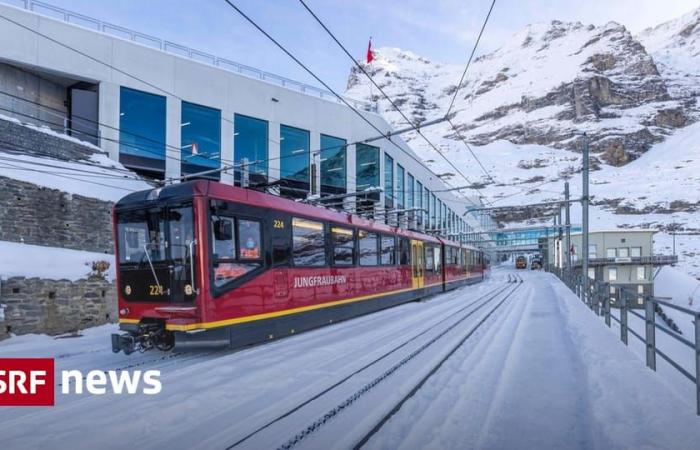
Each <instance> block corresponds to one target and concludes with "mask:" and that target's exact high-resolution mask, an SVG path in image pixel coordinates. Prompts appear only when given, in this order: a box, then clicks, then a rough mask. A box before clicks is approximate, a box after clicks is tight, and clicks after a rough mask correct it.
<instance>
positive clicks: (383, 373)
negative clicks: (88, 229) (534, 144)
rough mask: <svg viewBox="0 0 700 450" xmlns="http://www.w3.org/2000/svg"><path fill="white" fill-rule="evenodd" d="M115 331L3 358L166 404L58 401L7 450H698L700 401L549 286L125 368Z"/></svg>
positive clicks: (461, 298) (531, 280)
mask: <svg viewBox="0 0 700 450" xmlns="http://www.w3.org/2000/svg"><path fill="white" fill-rule="evenodd" d="M112 331H113V327H111V326H105V327H99V328H95V329H91V330H87V331H86V332H85V333H84V335H83V337H81V338H74V339H58V340H57V339H53V338H49V337H46V336H20V337H15V338H12V339H10V340H8V341H4V342H2V343H0V355H1V356H3V357H12V356H22V357H28V356H52V357H54V358H55V361H56V368H57V370H59V371H60V370H64V369H77V370H82V371H89V370H119V371H122V370H124V371H126V370H130V371H133V370H150V369H155V370H160V372H161V377H160V379H161V381H162V385H163V390H162V392H161V393H160V394H158V395H151V396H149V395H141V394H134V395H117V394H107V395H101V396H100V395H89V394H82V395H77V394H70V395H62V394H60V393H57V398H56V406H55V407H53V408H43V409H38V408H26V407H25V408H0V436H2V441H3V445H4V446H6V447H7V448H13V449H22V448H33V449H36V448H52V449H56V448H66V449H69V448H70V449H78V448H86V449H87V448H95V447H97V446H100V447H102V448H105V447H106V448H124V447H138V448H156V449H160V448H163V449H165V448H222V449H223V448H229V449H239V448H240V449H248V448H250V449H259V448H285V449H292V448H299V449H311V448H341V449H345V448H370V449H384V448H387V449H388V448H392V449H393V448H407V449H419V448H430V449H451V448H454V449H457V448H459V449H464V448H478V449H509V448H512V449H523V448H540V449H555V448H556V449H562V448H567V449H568V448H581V449H588V448H605V449H611V448H612V449H615V448H654V449H664V448H668V449H686V448H687V449H690V448H696V447H697V443H698V442H700V426H699V425H700V418H698V417H697V416H696V415H695V411H694V408H693V400H692V399H687V398H683V397H681V396H679V395H678V393H677V392H676V391H675V390H674V389H673V387H672V386H671V385H669V382H668V381H667V380H666V379H664V378H663V377H662V376H661V375H659V374H658V373H656V372H653V371H651V370H648V369H646V367H645V366H644V362H643V361H642V360H641V359H640V358H639V357H638V356H637V355H636V354H634V353H633V352H631V351H630V349H629V348H627V347H625V346H624V345H623V344H622V343H620V341H619V338H618V336H617V335H616V333H615V332H614V331H612V330H610V329H609V328H607V327H606V326H605V324H604V323H603V322H602V321H601V320H600V318H598V317H596V316H595V315H594V314H592V313H591V311H590V310H589V309H588V308H587V307H586V306H585V305H583V304H582V303H581V302H580V300H578V299H577V298H576V297H575V296H574V295H573V294H572V293H570V291H568V289H567V288H566V287H565V286H564V285H563V284H562V283H561V282H560V281H559V280H558V279H557V278H555V277H554V276H552V275H551V274H547V273H543V272H539V271H529V270H519V271H515V270H507V269H495V270H494V271H493V273H492V275H491V277H490V278H489V279H488V280H487V281H486V282H483V283H480V284H478V285H473V286H467V287H464V288H461V289H458V290H455V291H452V292H448V293H445V294H442V295H439V296H435V297H432V298H430V299H427V300H425V301H421V302H414V303H410V304H405V305H401V306H398V307H395V308H390V309H387V310H384V311H381V312H378V313H375V314H371V315H368V316H363V317H359V318H356V319H353V320H350V321H346V322H343V323H339V324H336V325H333V326H330V327H325V328H322V329H318V330H315V331H311V332H307V333H303V334H300V335H298V336H295V337H292V338H287V339H283V340H280V341H276V342H272V343H268V344H265V345H259V346H256V347H251V348H247V349H243V350H239V351H219V350H207V351H200V352H193V353H192V352H191V353H184V352H177V351H175V352H172V353H157V352H148V353H144V354H135V355H131V356H125V355H123V354H118V355H115V354H112V353H111V350H110V348H109V334H110V333H111V332H112ZM58 382H59V380H57V383H58ZM134 411H138V417H139V420H138V421H135V420H133V417H134ZM115 423H119V424H120V426H118V427H117V426H114V424H115ZM105 442H108V443H112V445H110V444H107V445H104V443H105Z"/></svg>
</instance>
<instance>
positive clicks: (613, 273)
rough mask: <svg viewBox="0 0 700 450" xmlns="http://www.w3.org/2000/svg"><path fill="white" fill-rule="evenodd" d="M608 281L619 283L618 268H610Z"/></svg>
mask: <svg viewBox="0 0 700 450" xmlns="http://www.w3.org/2000/svg"><path fill="white" fill-rule="evenodd" d="M608 281H617V267H609V268H608Z"/></svg>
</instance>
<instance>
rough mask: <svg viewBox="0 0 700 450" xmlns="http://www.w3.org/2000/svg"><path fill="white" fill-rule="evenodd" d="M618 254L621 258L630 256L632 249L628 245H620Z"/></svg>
mask: <svg viewBox="0 0 700 450" xmlns="http://www.w3.org/2000/svg"><path fill="white" fill-rule="evenodd" d="M617 251H618V254H617V256H619V257H620V258H628V257H629V256H630V249H629V248H628V247H620V248H619V249H618V250H617Z"/></svg>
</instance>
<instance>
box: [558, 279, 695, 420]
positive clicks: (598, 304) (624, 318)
mask: <svg viewBox="0 0 700 450" xmlns="http://www.w3.org/2000/svg"><path fill="white" fill-rule="evenodd" d="M547 271H548V272H551V273H554V274H555V275H556V276H557V277H558V278H559V279H560V280H561V281H562V282H563V283H564V284H566V286H567V287H569V289H571V290H572V291H573V292H574V293H575V294H576V295H577V296H578V297H579V298H580V299H581V301H582V302H583V303H585V304H586V305H587V306H588V307H589V308H590V309H591V310H592V311H593V312H594V313H595V314H596V315H598V316H602V317H603V318H604V320H605V324H606V325H607V326H608V327H610V326H611V321H612V320H614V321H615V322H617V323H618V324H619V325H620V340H621V341H622V342H623V343H624V344H625V345H628V341H629V335H630V334H631V335H632V336H634V337H635V338H637V339H639V340H640V341H641V342H642V343H643V344H644V346H645V349H646V365H647V367H649V368H650V369H651V370H654V371H656V356H657V355H658V356H660V357H661V358H662V359H663V360H664V361H666V362H667V363H668V364H669V365H670V366H671V367H673V368H674V369H676V370H677V371H678V372H679V373H680V374H682V375H683V376H684V377H686V378H687V379H688V380H690V381H691V382H692V383H694V384H695V397H696V398H695V400H696V414H697V415H698V416H700V311H695V310H692V309H690V308H685V307H683V306H679V305H676V304H674V303H671V302H670V301H668V300H669V299H668V298H665V297H654V296H651V295H642V294H638V293H637V292H635V291H634V290H632V289H630V288H628V287H624V286H619V285H615V286H613V287H614V288H615V290H616V292H619V300H620V301H619V302H615V303H616V304H615V306H618V307H619V309H620V313H619V318H618V317H615V315H613V314H611V307H610V305H611V303H612V302H613V300H612V296H611V292H610V291H611V289H610V287H611V285H610V283H607V282H603V281H600V280H591V279H589V280H588V282H589V291H588V292H584V289H583V276H582V275H581V274H580V273H576V272H575V271H567V270H566V269H562V268H558V267H554V266H553V265H549V266H548V267H547ZM639 299H641V300H642V302H643V306H644V314H641V313H640V312H638V311H639V310H640V309H639V308H632V305H633V303H632V302H633V301H634V300H639ZM660 306H663V307H666V308H670V309H673V310H676V311H678V312H681V313H683V314H686V315H689V316H691V317H692V318H693V323H694V327H695V336H694V339H692V340H690V339H686V338H684V337H682V336H680V335H678V334H677V333H675V332H674V331H672V330H670V329H668V328H666V327H663V326H661V325H660V324H658V323H657V322H656V314H657V312H658V311H660ZM629 314H632V315H633V316H635V317H638V318H639V319H641V320H643V321H644V325H645V327H644V333H643V334H644V335H643V336H642V335H641V334H639V333H637V332H636V331H634V330H633V329H631V328H630V327H629V322H628V315H629ZM656 330H660V331H662V332H663V333H666V334H667V335H668V336H671V337H672V338H673V339H675V340H676V341H678V342H679V343H681V344H682V345H684V346H685V347H688V348H690V349H692V350H693V351H694V352H695V353H694V354H695V373H691V372H690V371H689V370H687V369H686V368H684V367H683V366H682V365H681V364H680V363H679V362H678V361H675V360H674V359H673V358H671V356H669V354H668V353H667V352H666V351H663V350H662V349H659V348H658V347H657V345H656Z"/></svg>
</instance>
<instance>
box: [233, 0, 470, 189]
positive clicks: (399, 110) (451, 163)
mask: <svg viewBox="0 0 700 450" xmlns="http://www.w3.org/2000/svg"><path fill="white" fill-rule="evenodd" d="M226 1H227V3H228V0H226ZM299 2H300V3H301V4H302V6H303V7H304V8H305V9H306V11H308V12H309V14H311V16H312V17H313V18H314V19H316V22H318V24H319V25H321V27H322V28H323V29H324V30H325V31H326V33H328V35H329V36H330V37H331V38H332V39H333V40H334V41H335V43H336V44H338V46H339V47H340V48H341V49H342V50H343V52H345V54H346V55H347V56H348V58H350V61H352V63H353V64H354V65H355V66H356V67H357V68H358V69H360V71H361V72H362V73H363V74H364V75H365V76H366V77H367V78H368V79H369V81H370V82H371V83H372V84H373V85H374V86H376V88H377V89H379V92H381V94H382V95H383V96H384V97H385V98H386V99H387V100H388V101H389V103H390V104H391V106H392V107H393V108H394V109H395V110H396V111H397V112H398V113H399V114H400V115H401V117H403V118H404V120H405V121H406V123H407V124H408V125H410V126H411V127H412V128H413V130H414V131H415V132H416V133H418V135H419V136H420V137H422V138H423V139H424V140H425V141H426V142H427V143H428V145H430V146H431V147H432V148H433V150H435V151H436V152H437V153H438V154H439V155H440V156H442V158H443V159H444V160H445V161H447V163H448V164H449V165H450V166H451V167H452V168H453V169H454V170H455V171H456V172H457V173H459V174H460V175H461V176H462V178H464V179H465V180H466V182H467V183H472V181H471V180H469V178H467V176H466V175H464V173H463V172H462V171H461V170H460V169H459V168H458V167H457V166H456V165H455V164H454V163H453V162H452V161H450V160H449V159H448V158H447V157H446V156H445V155H444V154H443V153H442V152H441V151H440V149H438V147H437V146H435V144H433V142H432V141H431V140H430V139H428V138H427V137H426V136H425V135H424V134H423V133H421V131H420V129H419V128H418V127H417V126H416V125H415V124H414V123H413V122H412V121H411V120H410V119H409V118H408V117H407V116H406V114H404V113H403V111H401V109H400V108H399V107H398V106H397V105H396V103H394V101H393V100H392V99H391V97H389V95H388V94H387V93H386V92H384V89H382V88H381V86H379V84H377V83H376V82H375V81H374V79H373V78H372V76H371V75H370V74H369V73H367V71H366V70H365V68H364V67H363V66H362V65H361V64H360V63H358V62H357V61H356V60H355V58H353V56H352V55H351V54H350V52H349V51H348V50H347V49H346V48H345V46H344V45H343V44H342V43H341V42H340V41H339V40H338V38H337V37H336V36H335V35H334V34H333V32H332V31H331V30H330V29H328V27H327V26H326V24H325V23H324V22H323V21H322V20H321V19H320V18H319V17H318V16H317V15H316V14H315V13H314V12H313V11H312V10H311V8H309V6H308V5H307V4H306V3H304V0H299ZM229 4H230V3H229ZM445 117H447V115H445ZM472 154H473V153H472ZM479 164H481V163H479ZM482 167H483V166H482ZM474 190H475V191H477V192H478V193H479V194H480V195H483V194H481V192H480V191H479V189H476V188H474Z"/></svg>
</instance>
